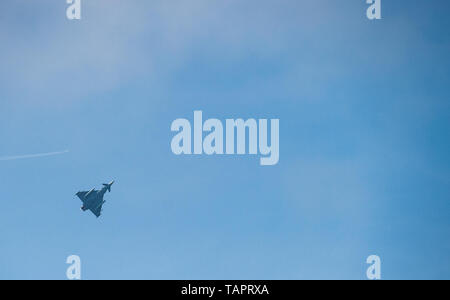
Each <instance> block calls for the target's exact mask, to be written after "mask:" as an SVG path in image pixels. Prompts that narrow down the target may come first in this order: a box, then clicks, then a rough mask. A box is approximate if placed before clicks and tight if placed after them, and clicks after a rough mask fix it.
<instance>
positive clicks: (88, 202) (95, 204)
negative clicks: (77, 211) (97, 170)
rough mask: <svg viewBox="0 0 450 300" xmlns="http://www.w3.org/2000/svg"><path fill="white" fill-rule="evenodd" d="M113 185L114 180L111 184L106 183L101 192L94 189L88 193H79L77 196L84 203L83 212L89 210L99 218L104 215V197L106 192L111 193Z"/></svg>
mask: <svg viewBox="0 0 450 300" xmlns="http://www.w3.org/2000/svg"><path fill="white" fill-rule="evenodd" d="M113 183H114V180H113V181H111V182H110V183H104V184H103V188H102V189H101V190H99V191H98V190H96V189H95V188H94V189H92V190H90V191H88V192H78V193H77V194H76V195H77V196H78V198H80V200H81V202H83V206H82V207H81V210H82V211H86V210H88V209H89V210H90V211H91V212H92V213H93V214H94V215H95V216H96V217H97V218H98V217H100V215H101V214H102V206H103V204H105V202H106V201H105V200H103V196H104V195H105V193H106V191H108V192H111V186H112V185H113Z"/></svg>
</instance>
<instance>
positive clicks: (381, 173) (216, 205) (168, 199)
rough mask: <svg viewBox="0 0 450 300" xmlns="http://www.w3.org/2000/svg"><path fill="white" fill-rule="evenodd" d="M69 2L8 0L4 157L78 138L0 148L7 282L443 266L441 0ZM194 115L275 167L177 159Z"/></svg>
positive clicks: (321, 275) (0, 62) (394, 272)
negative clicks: (370, 10)
mask: <svg viewBox="0 0 450 300" xmlns="http://www.w3.org/2000/svg"><path fill="white" fill-rule="evenodd" d="M64 2H65V1H51V0H43V1H32V2H30V1H25V0H16V1H1V3H0V66H1V67H0V140H1V141H2V142H1V144H0V156H15V155H25V154H33V153H46V152H53V151H62V150H66V149H68V150H70V152H69V153H67V154H63V155H59V156H52V157H42V158H33V159H24V160H14V161H0V188H1V196H0V200H1V207H2V209H1V210H0V279H64V278H65V274H66V269H67V267H68V265H66V263H65V262H66V258H67V257H68V256H69V255H72V254H75V255H79V256H80V257H81V261H82V277H83V279H365V273H366V268H367V267H368V266H367V265H366V263H365V260H366V258H367V257H368V256H369V255H372V254H377V255H379V256H380V257H381V260H382V276H383V278H384V279H450V257H449V255H448V253H450V240H449V236H450V202H449V195H450V168H449V166H450V160H449V156H448V153H450V142H449V141H450V134H449V132H450V130H449V129H450V118H449V117H450V106H449V101H448V99H449V92H450V84H449V79H450V74H449V69H450V68H449V67H450V57H449V53H450V34H449V28H450V24H449V22H450V20H449V18H448V16H447V15H448V10H449V9H450V4H448V1H437V0H436V1H431V2H430V1H383V7H382V15H383V19H382V20H379V21H369V20H368V19H367V18H366V15H365V10H366V8H367V5H366V4H365V1H357V0H354V1H331V0H320V1H319V0H314V1H313V0H305V1H299V0H295V1H294V0H292V1H291V0H281V1H268V0H259V1H256V0H247V1H238V0H229V1H206V0H197V1H181V0H180V1H135V0H133V1H103V0H91V1H83V3H82V20H80V21H68V20H67V19H66V17H65V9H66V4H65V3H64ZM342 2H343V3H342ZM194 110H202V111H203V114H204V118H218V119H221V120H224V119H226V118H256V119H259V118H279V119H280V162H279V163H278V164H277V165H276V166H272V167H262V166H260V165H259V159H257V158H256V157H252V156H243V157H238V156H212V157H207V156H175V155H173V154H172V152H171V149H170V141H171V139H172V137H173V133H172V132H171V131H170V124H171V122H172V121H173V120H175V119H177V118H188V119H191V120H192V119H193V111H194ZM112 179H115V180H116V184H115V185H114V186H113V190H112V193H110V194H107V195H106V200H107V203H106V205H105V207H104V213H103V216H102V217H101V218H100V219H96V218H95V217H94V216H93V215H92V214H89V213H87V212H86V213H82V212H81V211H80V206H81V202H80V201H79V200H78V199H77V198H76V197H75V196H74V195H75V193H76V192H78V191H79V190H89V189H91V188H93V187H97V188H99V187H100V185H101V183H103V182H107V181H110V180H112Z"/></svg>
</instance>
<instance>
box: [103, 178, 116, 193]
mask: <svg viewBox="0 0 450 300" xmlns="http://www.w3.org/2000/svg"><path fill="white" fill-rule="evenodd" d="M113 183H114V180H113V181H111V182H110V183H104V184H103V185H104V186H105V187H106V188H107V189H108V192H111V186H112V185H113Z"/></svg>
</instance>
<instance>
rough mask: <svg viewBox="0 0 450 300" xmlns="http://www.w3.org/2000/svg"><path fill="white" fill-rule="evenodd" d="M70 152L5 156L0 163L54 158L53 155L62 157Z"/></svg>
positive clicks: (0, 159)
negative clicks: (47, 157)
mask: <svg viewBox="0 0 450 300" xmlns="http://www.w3.org/2000/svg"><path fill="white" fill-rule="evenodd" d="M68 152H69V150H65V151H59V152H49V153H38V154H28V155H18V156H3V157H0V161H5V160H16V159H26V158H37V157H45V156H53V155H60V154H64V153H68Z"/></svg>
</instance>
